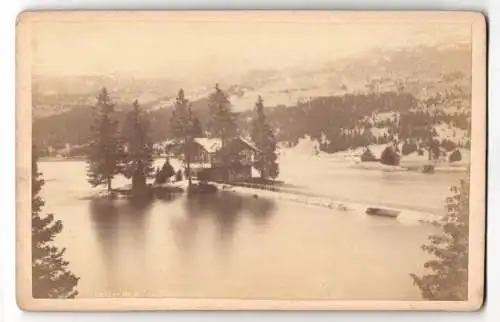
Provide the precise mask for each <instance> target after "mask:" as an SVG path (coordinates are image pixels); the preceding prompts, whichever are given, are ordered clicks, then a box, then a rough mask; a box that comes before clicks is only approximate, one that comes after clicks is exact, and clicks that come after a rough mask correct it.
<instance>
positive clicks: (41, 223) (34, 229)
mask: <svg viewBox="0 0 500 322" xmlns="http://www.w3.org/2000/svg"><path fill="white" fill-rule="evenodd" d="M32 151H33V157H32V164H31V170H32V176H31V189H32V195H31V260H32V277H33V280H32V283H33V284H32V294H33V297H34V298H74V297H76V296H77V295H78V291H77V290H76V286H77V284H78V280H79V278H78V277H76V276H75V275H74V274H73V273H72V272H71V271H70V270H69V269H68V265H69V262H68V261H66V260H64V252H65V251H66V249H65V248H63V249H59V248H57V247H56V246H54V245H53V244H52V242H53V240H54V238H55V236H56V235H57V234H59V233H60V232H61V231H62V229H63V225H62V223H61V221H60V220H55V218H54V215H52V214H48V215H46V216H41V215H40V212H41V211H42V207H43V205H44V202H43V200H42V199H41V198H40V196H39V193H40V190H41V189H42V186H43V184H44V181H43V179H42V177H41V176H42V174H41V173H40V172H39V171H38V164H37V161H38V158H37V151H36V148H33V149H32Z"/></svg>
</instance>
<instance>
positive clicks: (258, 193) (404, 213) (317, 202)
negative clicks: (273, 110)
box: [216, 184, 440, 224]
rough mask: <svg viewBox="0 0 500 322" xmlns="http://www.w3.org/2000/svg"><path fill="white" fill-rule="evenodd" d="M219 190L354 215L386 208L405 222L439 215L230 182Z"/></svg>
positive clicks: (427, 220) (420, 221) (433, 217)
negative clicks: (370, 209) (250, 186)
mask: <svg viewBox="0 0 500 322" xmlns="http://www.w3.org/2000/svg"><path fill="white" fill-rule="evenodd" d="M216 185H217V187H218V188H219V190H220V191H226V192H234V193H237V194H241V195H247V196H253V197H257V198H258V197H264V198H270V199H278V200H285V201H291V202H298V203H301V204H306V205H310V206H317V207H324V208H329V209H334V210H339V211H342V212H352V213H355V214H356V215H361V216H368V215H366V210H367V209H368V208H381V209H387V210H394V211H398V212H399V215H398V216H397V217H396V218H395V220H397V221H398V222H400V223H406V224H418V223H426V222H432V221H436V220H439V219H440V217H439V216H437V215H435V214H433V213H430V212H424V211H416V210H411V209H405V208H398V207H387V206H384V205H377V204H375V203H370V204H368V203H362V202H352V201H342V200H338V199H334V198H327V197H320V196H316V197H314V196H306V195H300V194H298V193H293V192H284V191H270V190H264V189H258V188H249V187H241V186H234V185H230V184H216Z"/></svg>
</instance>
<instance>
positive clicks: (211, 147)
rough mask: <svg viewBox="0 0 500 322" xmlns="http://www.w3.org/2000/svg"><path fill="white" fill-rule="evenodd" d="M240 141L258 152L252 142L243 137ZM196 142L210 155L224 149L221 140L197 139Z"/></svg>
mask: <svg viewBox="0 0 500 322" xmlns="http://www.w3.org/2000/svg"><path fill="white" fill-rule="evenodd" d="M238 139H239V140H240V141H242V142H243V143H244V144H246V145H248V147H250V148H251V149H253V150H257V148H256V147H255V145H254V144H253V143H252V142H251V141H249V140H247V139H245V138H242V137H239V138H238ZM194 141H195V142H196V143H198V144H199V145H201V146H202V147H203V148H204V149H205V150H206V151H207V152H208V153H214V152H217V151H218V150H220V149H221V148H222V140H221V139H219V138H195V139H194Z"/></svg>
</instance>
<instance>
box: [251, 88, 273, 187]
mask: <svg viewBox="0 0 500 322" xmlns="http://www.w3.org/2000/svg"><path fill="white" fill-rule="evenodd" d="M252 141H253V142H254V143H255V146H256V147H257V150H258V151H257V153H256V160H255V167H256V168H257V169H258V170H259V172H260V176H261V178H262V179H264V178H266V177H271V178H276V177H277V176H278V174H279V167H278V163H277V162H276V160H277V159H278V156H277V155H276V138H275V137H274V133H273V130H272V128H271V127H270V126H269V124H268V123H267V121H266V115H265V114H264V100H263V99H262V97H261V96H259V98H258V100H257V103H256V104H255V118H254V120H253V121H252Z"/></svg>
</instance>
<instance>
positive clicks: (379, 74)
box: [33, 44, 471, 146]
mask: <svg viewBox="0 0 500 322" xmlns="http://www.w3.org/2000/svg"><path fill="white" fill-rule="evenodd" d="M317 65H318V66H319V65H321V66H319V67H314V68H301V67H300V66H298V67H297V68H293V69H281V70H252V71H249V72H248V73H246V74H243V75H236V76H234V78H225V79H215V78H214V80H213V84H199V83H197V82H194V81H191V82H189V81H180V80H179V81H178V80H174V79H169V78H168V77H165V78H156V79H153V78H149V79H146V78H144V79H142V78H141V79H139V78H133V77H123V76H117V75H107V76H75V77H46V76H34V77H33V114H34V118H35V121H34V128H33V129H34V137H35V139H37V140H39V141H41V142H44V143H43V144H44V145H54V144H55V145H57V146H60V145H61V144H62V143H63V142H66V143H69V144H83V143H84V142H85V140H86V137H87V133H88V127H89V124H90V110H91V109H90V107H91V106H92V105H93V104H95V101H96V96H97V94H98V93H99V90H100V88H102V87H106V88H107V89H108V91H109V92H110V94H111V96H112V98H113V99H114V101H115V102H116V105H117V111H118V113H117V114H118V115H117V117H118V118H120V117H121V116H120V114H123V112H124V111H126V110H128V109H129V108H130V107H131V104H132V101H133V100H134V99H138V100H139V102H140V103H141V105H142V106H143V107H144V108H146V109H147V110H148V111H150V113H151V117H152V123H153V124H152V126H153V132H154V134H153V138H154V139H155V140H162V139H165V137H168V134H169V130H168V125H169V124H168V120H169V118H170V115H171V108H172V105H173V103H174V101H175V95H176V92H177V91H178V89H179V88H181V87H182V88H184V90H185V92H186V95H187V96H188V98H189V99H190V101H191V102H192V105H193V110H194V111H195V112H196V113H197V114H198V115H199V117H200V119H201V120H202V122H203V121H206V120H207V119H208V117H209V115H208V100H207V98H208V95H209V94H210V92H212V91H213V87H214V85H215V83H219V84H220V85H221V87H222V88H223V89H224V90H225V91H226V93H227V94H228V95H229V96H230V100H231V103H232V105H233V108H234V111H235V112H244V113H242V114H241V117H242V118H248V117H249V115H250V114H249V112H247V111H251V110H252V109H253V107H254V104H255V101H256V99H257V97H258V96H259V95H262V96H263V98H264V102H265V105H266V106H267V107H268V108H272V107H276V106H281V108H283V107H286V106H295V105H297V104H298V103H300V102H306V101H309V100H311V99H315V98H320V97H333V96H344V95H366V94H369V93H377V92H380V93H383V92H400V93H402V92H404V93H407V94H410V95H412V96H413V97H415V98H416V99H425V98H427V97H432V96H434V95H436V93H444V92H447V91H456V90H460V91H463V92H466V93H467V92H469V93H470V84H471V83H470V78H471V49H470V47H469V46H467V45H459V44H457V45H453V46H443V47H440V48H436V47H425V46H418V47H412V48H406V49H401V50H382V49H379V50H374V51H372V52H370V53H367V54H363V55H359V56H357V57H351V58H348V59H343V60H340V61H335V62H330V63H325V64H317ZM442 108H444V109H445V108H453V107H450V106H449V105H447V106H442ZM386 112H387V111H386ZM280 113H282V112H280ZM242 122H243V123H244V122H245V120H243V121H242ZM281 130H283V129H281Z"/></svg>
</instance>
